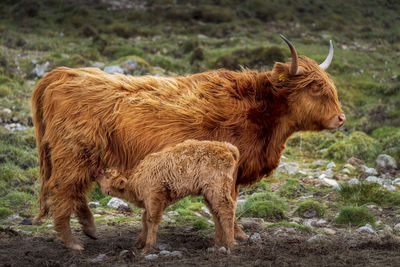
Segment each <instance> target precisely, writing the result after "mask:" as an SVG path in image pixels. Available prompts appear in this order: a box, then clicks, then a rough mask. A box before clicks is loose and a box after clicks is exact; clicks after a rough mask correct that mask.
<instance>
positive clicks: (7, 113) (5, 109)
mask: <svg viewBox="0 0 400 267" xmlns="http://www.w3.org/2000/svg"><path fill="white" fill-rule="evenodd" d="M1 113H2V114H3V115H11V113H12V111H11V109H9V108H3V109H2V110H1Z"/></svg>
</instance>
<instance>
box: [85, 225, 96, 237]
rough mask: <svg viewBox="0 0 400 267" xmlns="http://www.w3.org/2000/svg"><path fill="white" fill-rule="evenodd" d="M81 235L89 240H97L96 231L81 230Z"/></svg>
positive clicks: (89, 229)
mask: <svg viewBox="0 0 400 267" xmlns="http://www.w3.org/2000/svg"><path fill="white" fill-rule="evenodd" d="M82 230H83V233H84V234H85V235H87V236H88V237H90V238H91V239H97V234H96V229H91V228H83V229H82Z"/></svg>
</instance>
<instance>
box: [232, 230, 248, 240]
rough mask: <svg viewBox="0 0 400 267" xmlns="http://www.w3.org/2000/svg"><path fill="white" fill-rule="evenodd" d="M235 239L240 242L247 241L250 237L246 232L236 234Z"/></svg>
mask: <svg viewBox="0 0 400 267" xmlns="http://www.w3.org/2000/svg"><path fill="white" fill-rule="evenodd" d="M235 239H236V240H239V241H246V240H248V239H249V236H248V235H246V234H245V233H244V232H239V233H235Z"/></svg>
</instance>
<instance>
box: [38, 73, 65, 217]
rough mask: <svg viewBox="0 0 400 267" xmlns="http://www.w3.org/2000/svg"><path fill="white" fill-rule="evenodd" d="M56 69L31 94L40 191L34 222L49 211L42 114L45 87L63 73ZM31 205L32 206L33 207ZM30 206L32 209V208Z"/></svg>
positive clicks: (48, 163)
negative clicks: (37, 212)
mask: <svg viewBox="0 0 400 267" xmlns="http://www.w3.org/2000/svg"><path fill="white" fill-rule="evenodd" d="M60 74H61V72H60V71H58V70H53V71H52V72H50V73H48V74H47V75H46V76H45V77H44V78H43V79H42V80H41V81H40V82H39V83H38V84H37V85H36V88H35V90H34V92H33V94H32V98H31V105H32V120H33V125H34V127H35V136H36V145H37V149H38V156H39V164H40V183H41V186H40V192H39V198H38V200H37V201H36V203H35V204H34V206H35V205H36V204H37V203H38V202H39V203H40V211H39V214H38V215H37V216H36V217H35V218H34V221H35V222H38V221H39V220H40V219H41V218H44V217H46V216H48V215H49V213H50V205H49V203H48V202H49V201H48V196H49V188H50V187H49V184H48V183H49V181H50V177H51V171H52V164H51V149H50V147H49V143H48V142H46V140H45V133H46V121H45V118H44V116H43V113H44V103H43V100H44V95H45V91H46V89H47V88H48V87H49V85H51V84H52V83H55V82H57V81H59V80H60V79H62V76H63V75H60ZM34 206H33V207H34ZM33 207H32V209H33Z"/></svg>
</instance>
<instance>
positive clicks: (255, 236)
mask: <svg viewBox="0 0 400 267" xmlns="http://www.w3.org/2000/svg"><path fill="white" fill-rule="evenodd" d="M250 240H251V241H252V242H260V241H261V235H260V234H259V233H254V234H252V235H251V236H250Z"/></svg>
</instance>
